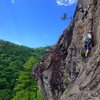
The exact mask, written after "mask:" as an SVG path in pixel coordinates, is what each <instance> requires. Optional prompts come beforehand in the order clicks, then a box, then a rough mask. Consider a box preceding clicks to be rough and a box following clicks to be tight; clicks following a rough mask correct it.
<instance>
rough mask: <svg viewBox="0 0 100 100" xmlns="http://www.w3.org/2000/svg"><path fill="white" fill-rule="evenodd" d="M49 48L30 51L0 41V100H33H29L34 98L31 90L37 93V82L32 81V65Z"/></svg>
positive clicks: (29, 49) (30, 49)
mask: <svg viewBox="0 0 100 100" xmlns="http://www.w3.org/2000/svg"><path fill="white" fill-rule="evenodd" d="M49 48H50V47H45V48H36V49H32V48H28V47H25V46H19V45H17V44H13V43H10V42H7V41H3V40H0V100H11V99H12V98H16V100H34V99H31V97H32V96H35V92H34V91H33V90H34V89H37V90H35V91H37V92H38V91H39V90H38V87H37V82H36V81H35V80H32V76H31V69H32V65H33V64H35V63H36V62H38V61H39V60H40V59H41V58H42V57H43V55H44V54H45V53H46V52H47V51H48V49H49ZM30 91H31V92H30ZM29 92H30V93H29ZM18 95H19V96H18ZM26 95H28V96H26ZM29 95H30V96H29ZM24 96H25V98H24ZM17 97H18V99H17ZM20 97H21V98H20ZM22 97H23V99H22ZM27 97H30V99H27ZM19 98H20V99H19ZM32 98H33V97H32ZM35 100H38V99H35ZM40 100H41V99H40Z"/></svg>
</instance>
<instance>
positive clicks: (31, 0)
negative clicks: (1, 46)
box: [0, 0, 76, 48]
mask: <svg viewBox="0 0 100 100" xmlns="http://www.w3.org/2000/svg"><path fill="white" fill-rule="evenodd" d="M75 8H76V0H0V39H2V40H6V41H10V42H13V43H16V44H19V45H24V46H28V47H32V48H35V47H44V46H47V45H54V44H56V42H57V41H58V39H59V37H60V35H61V34H62V32H63V30H64V29H65V28H66V27H68V25H69V23H70V21H71V19H70V18H69V19H66V20H61V16H63V14H64V13H67V15H68V17H72V16H73V14H74V12H75Z"/></svg>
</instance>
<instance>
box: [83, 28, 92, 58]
mask: <svg viewBox="0 0 100 100" xmlns="http://www.w3.org/2000/svg"><path fill="white" fill-rule="evenodd" d="M91 45H92V31H91V30H89V31H88V33H87V35H86V38H85V45H84V48H85V50H86V52H85V57H87V56H88V53H89V51H90V50H91Z"/></svg>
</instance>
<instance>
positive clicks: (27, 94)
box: [13, 57, 43, 100]
mask: <svg viewBox="0 0 100 100" xmlns="http://www.w3.org/2000/svg"><path fill="white" fill-rule="evenodd" d="M38 60H39V58H38V57H37V58H34V57H30V58H29V60H28V61H27V62H26V63H25V65H24V68H25V70H24V71H20V72H19V77H18V79H17V85H16V87H15V88H14V91H15V96H14V98H13V100H43V99H42V95H41V93H40V92H39V89H38V87H37V81H36V80H33V78H32V76H31V70H32V65H34V64H36V63H37V62H38Z"/></svg>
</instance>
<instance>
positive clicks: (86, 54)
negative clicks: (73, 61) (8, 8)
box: [85, 49, 89, 57]
mask: <svg viewBox="0 0 100 100" xmlns="http://www.w3.org/2000/svg"><path fill="white" fill-rule="evenodd" d="M88 53H89V50H88V49H87V50H86V53H85V57H87V56H88Z"/></svg>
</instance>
